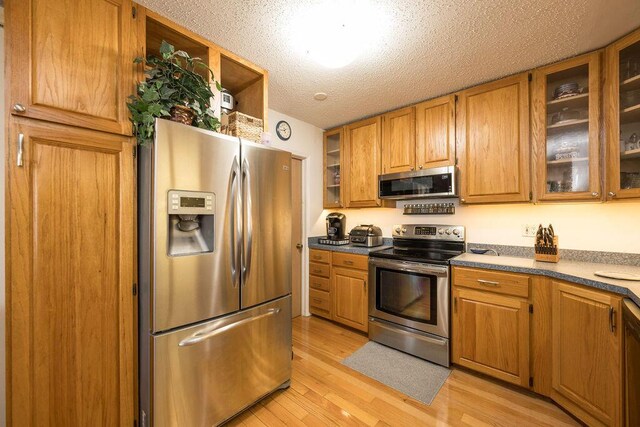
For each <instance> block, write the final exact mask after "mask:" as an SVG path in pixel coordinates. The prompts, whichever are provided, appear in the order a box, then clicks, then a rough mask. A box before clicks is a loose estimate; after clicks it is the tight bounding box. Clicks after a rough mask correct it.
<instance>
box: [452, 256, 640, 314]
mask: <svg viewBox="0 0 640 427" xmlns="http://www.w3.org/2000/svg"><path fill="white" fill-rule="evenodd" d="M451 265H459V266H463V267H476V268H487V269H491V270H501V271H511V272H514V273H527V274H536V275H540V276H547V277H553V278H555V279H560V280H566V281H568V282H573V283H577V284H580V285H585V286H590V287H592V288H598V289H602V290H605V291H610V292H614V293H616V294H620V295H622V296H625V297H629V298H631V299H632V300H633V301H634V302H635V303H636V304H638V305H640V282H635V281H629V280H617V279H608V278H606V277H600V276H596V275H595V274H594V273H595V272H596V271H599V270H602V271H615V272H624V273H633V274H638V275H640V267H636V266H629V265H612V264H599V263H590V262H579V261H567V260H562V259H561V260H560V261H559V262H558V263H548V262H540V261H536V260H534V259H531V258H517V257H508V256H493V255H476V254H470V253H464V254H462V255H459V256H457V257H455V258H453V259H452V260H451Z"/></svg>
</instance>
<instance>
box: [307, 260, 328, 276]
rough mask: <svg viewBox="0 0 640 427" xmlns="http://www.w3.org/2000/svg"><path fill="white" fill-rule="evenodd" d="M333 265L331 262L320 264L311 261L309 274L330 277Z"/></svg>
mask: <svg viewBox="0 0 640 427" xmlns="http://www.w3.org/2000/svg"><path fill="white" fill-rule="evenodd" d="M330 272H331V266H330V265H329V264H318V263H316V262H310V263H309V274H311V275H314V276H320V277H327V278H328V277H329V273H330Z"/></svg>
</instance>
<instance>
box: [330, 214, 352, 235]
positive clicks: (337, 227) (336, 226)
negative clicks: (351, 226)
mask: <svg viewBox="0 0 640 427" xmlns="http://www.w3.org/2000/svg"><path fill="white" fill-rule="evenodd" d="M346 228H347V217H346V216H345V215H344V214H341V213H340V212H331V213H330V214H329V215H327V239H328V240H345V237H344V234H345V230H346Z"/></svg>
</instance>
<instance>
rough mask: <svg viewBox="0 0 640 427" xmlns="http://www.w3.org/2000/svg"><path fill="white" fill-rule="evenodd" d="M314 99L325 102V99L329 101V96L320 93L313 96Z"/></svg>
mask: <svg viewBox="0 0 640 427" xmlns="http://www.w3.org/2000/svg"><path fill="white" fill-rule="evenodd" d="M313 99H315V100H316V101H324V100H325V99H327V94H326V93H324V92H318V93H316V94H315V95H313Z"/></svg>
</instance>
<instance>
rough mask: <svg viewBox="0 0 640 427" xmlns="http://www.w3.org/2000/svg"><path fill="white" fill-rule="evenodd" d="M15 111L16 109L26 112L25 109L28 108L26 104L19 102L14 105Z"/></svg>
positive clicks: (17, 111)
mask: <svg viewBox="0 0 640 427" xmlns="http://www.w3.org/2000/svg"><path fill="white" fill-rule="evenodd" d="M13 111H15V112H16V113H24V112H25V111H27V108H26V107H25V106H24V105H22V104H20V103H18V104H15V105H14V106H13Z"/></svg>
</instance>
